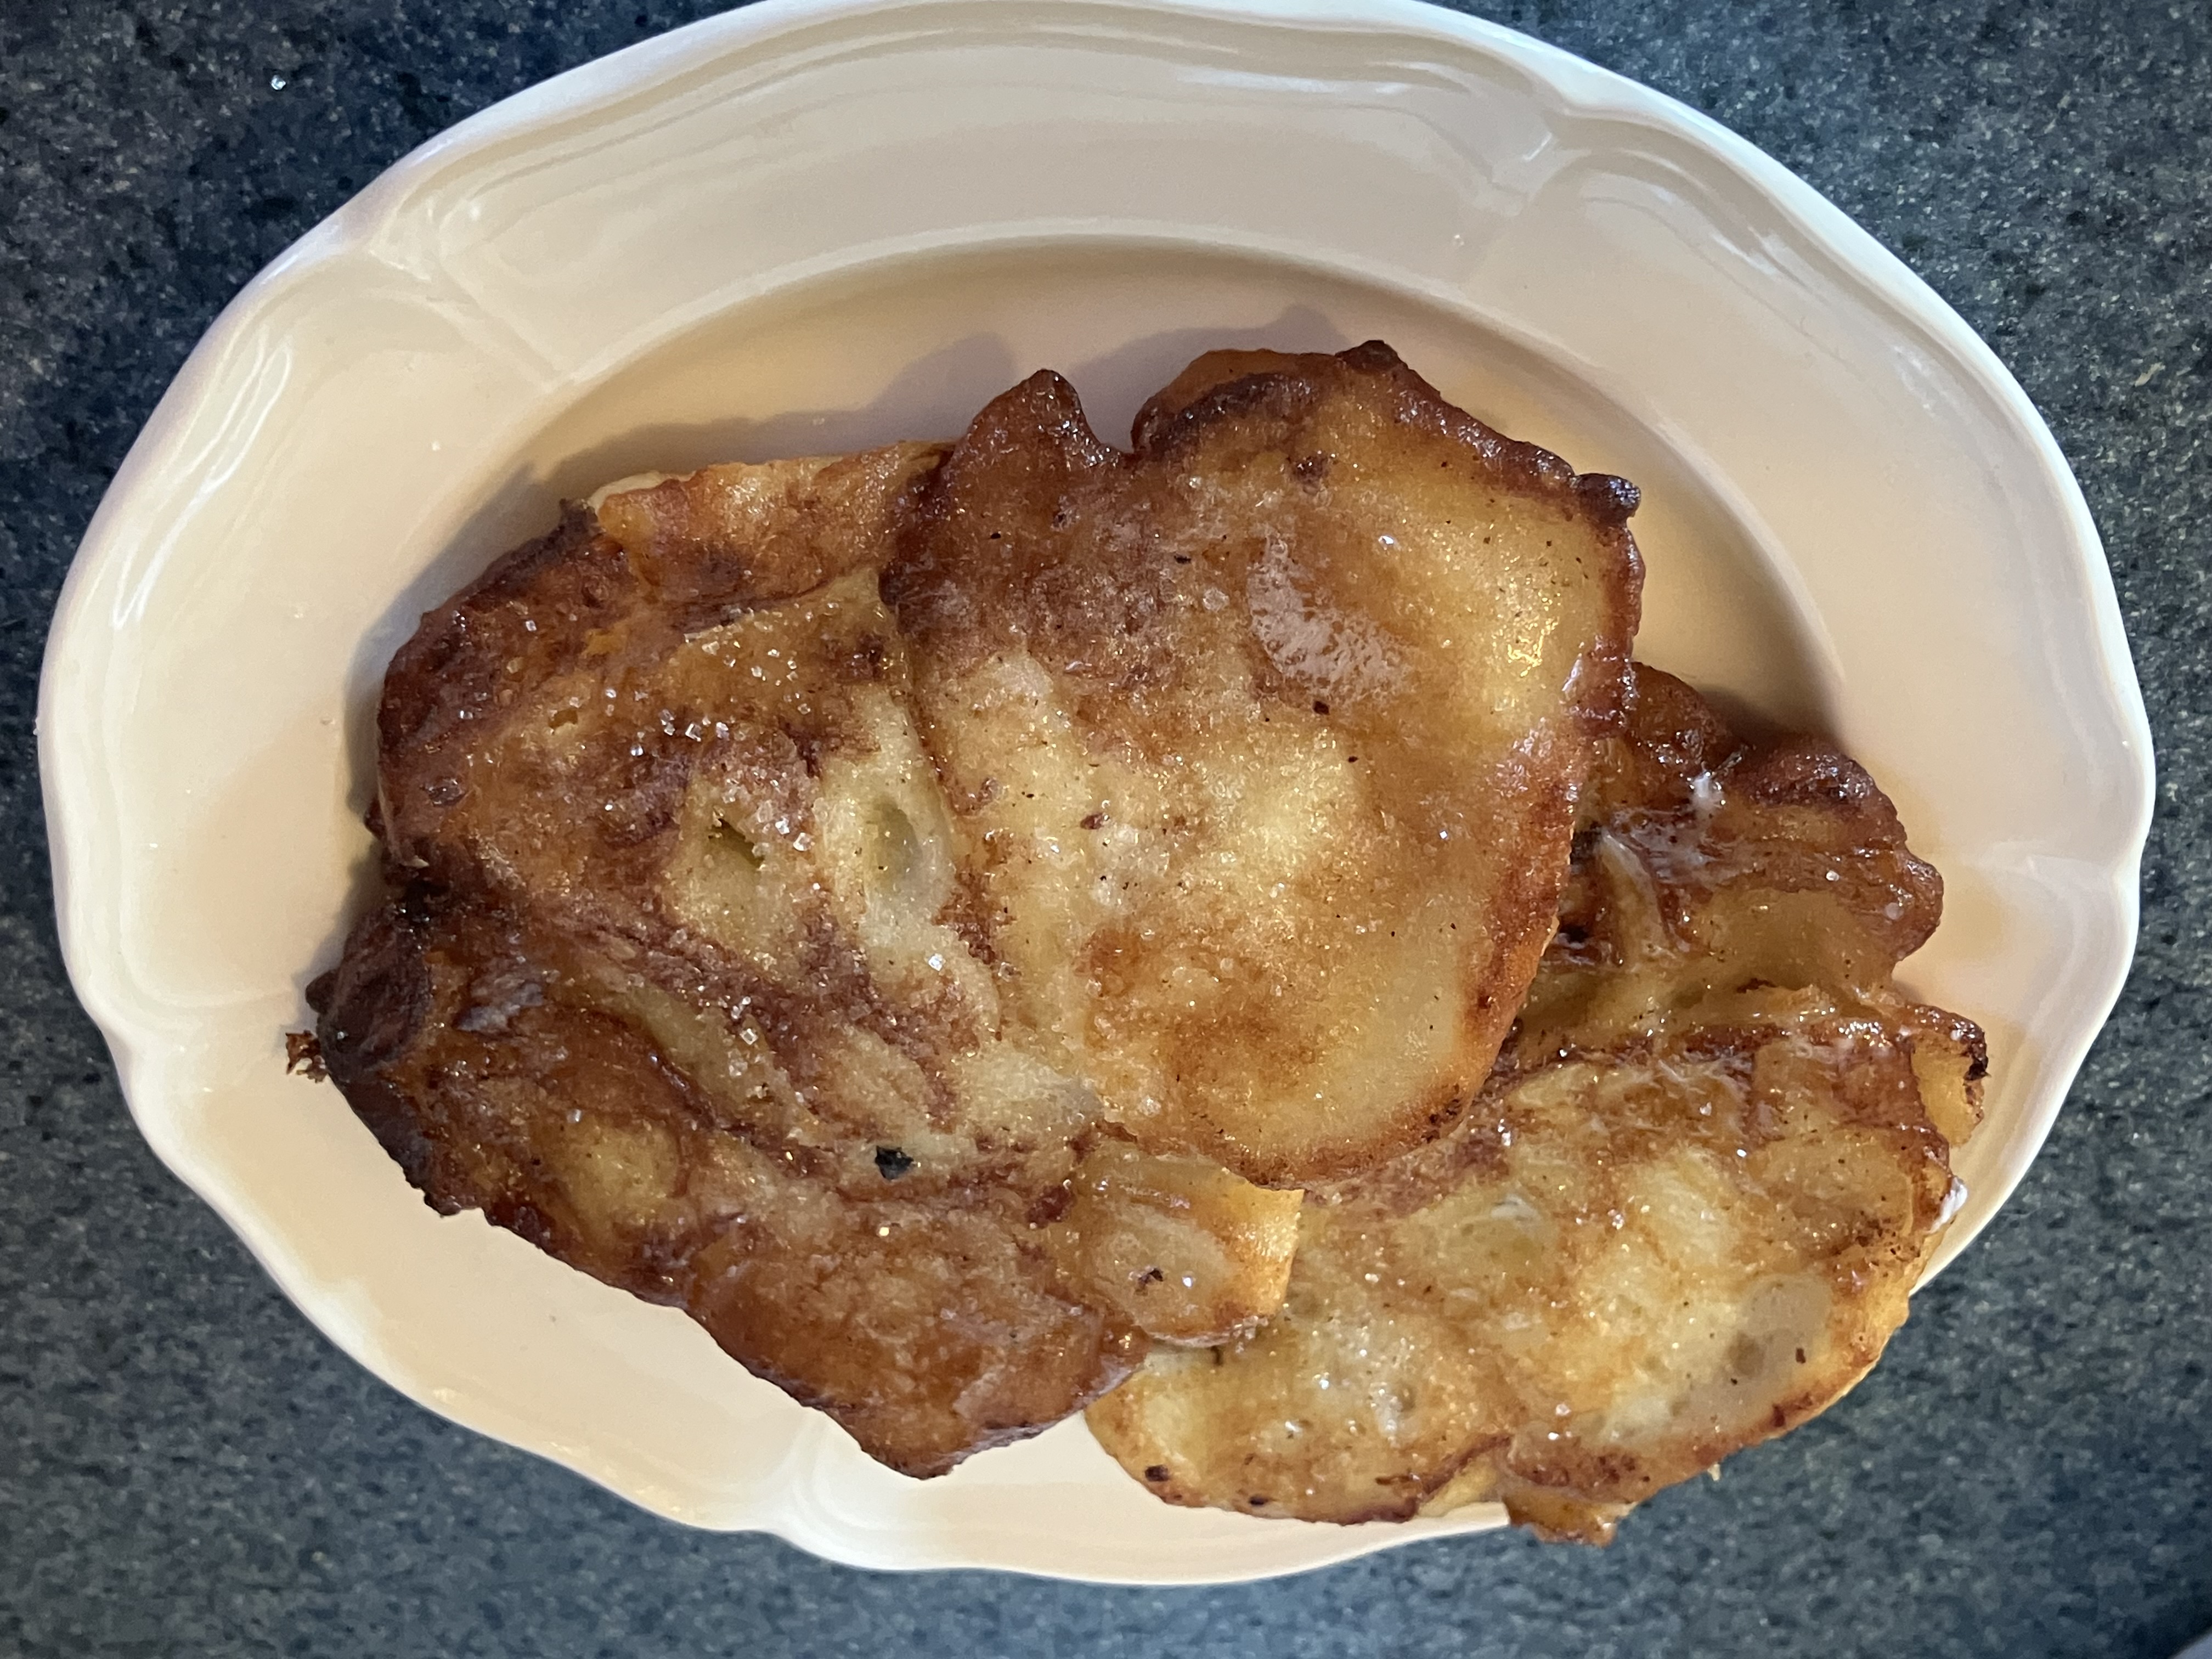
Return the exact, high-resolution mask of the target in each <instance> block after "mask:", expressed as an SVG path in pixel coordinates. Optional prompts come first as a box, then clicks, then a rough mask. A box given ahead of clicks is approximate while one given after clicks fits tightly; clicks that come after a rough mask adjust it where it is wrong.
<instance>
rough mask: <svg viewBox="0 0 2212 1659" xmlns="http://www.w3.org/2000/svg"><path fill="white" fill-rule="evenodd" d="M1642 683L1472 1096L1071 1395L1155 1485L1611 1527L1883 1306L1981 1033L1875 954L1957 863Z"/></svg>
mask: <svg viewBox="0 0 2212 1659" xmlns="http://www.w3.org/2000/svg"><path fill="white" fill-rule="evenodd" d="M1636 686H1637V690H1636V692H1635V694H1634V696H1633V698H1632V708H1631V709H1630V713H1629V720H1628V730H1627V734H1626V736H1625V737H1624V738H1621V739H1620V740H1618V741H1616V742H1615V743H1614V744H1612V745H1610V746H1609V752H1608V756H1607V763H1606V764H1605V766H1604V767H1603V768H1602V769H1601V772H1600V774H1599V775H1598V776H1597V778H1596V779H1595V781H1594V784H1593V787H1592V789H1591V791H1590V795H1589V802H1588V805H1587V807H1586V824H1585V828H1584V829H1583V833H1582V835H1581V836H1579V837H1578V840H1577V856H1576V860H1575V866H1574V874H1573V877H1572V879H1571V882H1570V884H1569V887H1568V891H1567V893H1566V896H1565V900H1564V902H1563V903H1562V905H1561V927H1560V932H1559V938H1558V939H1556V940H1555V941H1554V942H1553V945H1552V947H1551V949H1550V951H1548V952H1547V955H1546V957H1545V959H1544V964H1543V968H1542V970H1541V972H1540V974H1539V975H1538V977H1537V981H1536V985H1535V987H1534V991H1533V992H1532V994H1531V995H1530V997H1529V999H1528V1006H1527V1008H1526V1010H1525V1012H1523V1014H1522V1021H1521V1024H1520V1025H1519V1026H1518V1028H1517V1029H1516V1033H1515V1036H1514V1040H1513V1041H1512V1042H1511V1043H1510V1044H1509V1046H1508V1048H1507V1049H1506V1052H1505V1054H1504V1056H1503V1057H1502V1058H1501V1060H1500V1062H1499V1065H1498V1071H1497V1073H1496V1075H1495V1076H1494V1077H1493V1078H1492V1080H1491V1083H1490V1085H1489V1086H1488V1088H1487V1089H1486V1091H1484V1093H1483V1095H1482V1097H1481V1098H1480V1100H1479V1101H1478V1102H1477V1103H1475V1105H1474V1108H1473V1109H1470V1110H1469V1111H1468V1113H1467V1114H1466V1115H1465V1116H1464V1117H1463V1118H1462V1120H1461V1121H1460V1122H1459V1123H1458V1124H1457V1125H1456V1126H1455V1127H1454V1128H1453V1130H1452V1132H1451V1133H1449V1135H1447V1136H1445V1137H1443V1138H1442V1139H1439V1140H1437V1141H1436V1142H1434V1143H1432V1144H1431V1145H1429V1146H1424V1147H1421V1148H1419V1149H1417V1150H1416V1151H1415V1152H1412V1153H1410V1154H1407V1156H1405V1157H1403V1158H1399V1159H1397V1160H1396V1161H1395V1162H1393V1163H1391V1164H1388V1165H1385V1166H1383V1168H1381V1169H1379V1170H1375V1171H1372V1172H1370V1173H1369V1174H1366V1175H1364V1176H1358V1177H1355V1178H1354V1179H1352V1180H1351V1181H1348V1182H1343V1183H1341V1184H1339V1185H1336V1186H1333V1187H1328V1188H1321V1189H1317V1190H1316V1191H1313V1192H1310V1193H1309V1194H1308V1196H1307V1201H1306V1206H1305V1209H1304V1214H1303V1216H1302V1218H1301V1222H1300V1237H1299V1243H1298V1249H1297V1258H1296V1261H1295V1263H1294V1265H1293V1268H1292V1273H1291V1289H1290V1294H1289V1297H1288V1299H1287V1302H1286V1304H1285V1308H1284V1310H1283V1311H1282V1312H1281V1313H1280V1314H1279V1315H1278V1316H1276V1317H1275V1318H1274V1319H1273V1321H1271V1322H1269V1323H1268V1324H1267V1326H1265V1327H1263V1328H1261V1330H1259V1331H1258V1332H1257V1333H1256V1334H1254V1335H1252V1336H1250V1337H1249V1338H1245V1339H1243V1340H1239V1341H1237V1342H1234V1343H1231V1344H1228V1345H1225V1346H1222V1347H1220V1348H1218V1349H1216V1350H1214V1351H1212V1352H1203V1351H1201V1352H1182V1353H1175V1354H1167V1353H1161V1354H1158V1355H1156V1356H1155V1357H1154V1358H1152V1360H1151V1361H1150V1362H1149V1363H1148V1364H1146V1367H1145V1368H1144V1369H1143V1370H1141V1371H1139V1373H1138V1374H1137V1376H1134V1377H1133V1378H1132V1379H1131V1380H1130V1381H1129V1382H1127V1383H1125V1384H1123V1385H1122V1387H1121V1389H1118V1390H1117V1391H1116V1392H1115V1393H1114V1394H1111V1395H1109V1396H1108V1397H1107V1398H1106V1399H1104V1400H1103V1401H1100V1402H1099V1403H1098V1404H1097V1405H1096V1406H1094V1407H1092V1408H1091V1413H1090V1420H1091V1426H1092V1428H1093V1429H1094V1430H1095V1431H1096V1432H1097V1435H1098V1437H1099V1438H1100V1440H1101V1441H1102V1442H1103V1443H1104V1444H1105V1446H1106V1447H1107V1449H1109V1451H1110V1452H1111V1453H1112V1454H1113V1455H1115V1457H1116V1458H1117V1459H1118V1460H1119V1461H1120V1462H1121V1464H1122V1465H1123V1467H1124V1468H1127V1469H1128V1470H1129V1472H1130V1473H1131V1474H1133V1475H1134V1476H1136V1477H1137V1478H1139V1480H1143V1481H1145V1482H1146V1485H1147V1486H1150V1487H1151V1488H1152V1490H1153V1491H1154V1492H1158V1493H1159V1494H1160V1495H1161V1496H1162V1497H1164V1498H1168V1499H1170V1501H1172V1502H1176V1503H1182V1504H1200V1505H1203V1504H1212V1505H1217V1506H1219V1507H1224V1508H1231V1509H1237V1510H1243V1511H1245V1512H1248V1513H1255V1514H1261V1515H1273V1516H1304V1517H1306V1518H1310V1519H1316V1520H1327V1521H1340V1522H1350V1521H1360V1520H1369V1519H1376V1518H1391V1517H1401V1516H1409V1515H1412V1514H1414V1513H1416V1512H1417V1511H1420V1510H1430V1511H1432V1512H1441V1511H1442V1510H1446V1509H1449V1508H1452V1507H1455V1506H1456V1505H1458V1504H1463V1503H1468V1502H1473V1501H1476V1500H1480V1499H1485V1498H1497V1499H1502V1500H1503V1501H1504V1503H1505V1504H1506V1506H1507V1508H1508V1510H1510V1513H1511V1514H1512V1516H1513V1517H1514V1518H1515V1519H1516V1521H1520V1522H1523V1523H1525V1524H1529V1525H1533V1526H1534V1527H1536V1528H1539V1529H1541V1530H1542V1531H1545V1532H1547V1533H1548V1534H1553V1535H1564V1536H1571V1537H1577V1538H1583V1539H1586V1540H1591V1541H1603V1540H1604V1539H1606V1538H1607V1537H1609V1536H1610V1535H1611V1533H1612V1530H1613V1525H1614V1522H1616V1521H1617V1520H1618V1519H1619V1517H1620V1516H1621V1515H1622V1514H1624V1513H1625V1512H1626V1510H1628V1509H1629V1508H1630V1507H1631V1506H1632V1505H1633V1504H1636V1503H1638V1502H1639V1501H1641V1500H1642V1499H1643V1498H1647V1497H1649V1496H1650V1494H1651V1493H1652V1492H1656V1491H1657V1490H1658V1489H1659V1488H1661V1487H1662V1486H1667V1485H1669V1484H1670V1483H1672V1482H1674V1481H1677V1480H1682V1479H1684V1478H1685V1477H1686V1476H1688V1475H1690V1474H1695V1473H1697V1472H1698V1471H1699V1470H1701V1469H1704V1468H1708V1467H1710V1466H1711V1465H1712V1464H1714V1463H1716V1462H1718V1461H1719V1460H1720V1459H1721V1458H1722V1457H1723V1456H1724V1455H1727V1454H1728V1453H1729V1452H1731V1451H1734V1450H1735V1449H1738V1448H1740V1447H1742V1446H1746V1445H1749V1444H1752V1443H1755V1442H1757V1441H1759V1440H1763V1439H1765V1438H1767V1437H1770V1436H1771V1435H1774V1434H1778V1433H1780V1432H1781V1431H1784V1430H1785V1429H1787V1428H1790V1426H1792V1425H1795V1424H1797V1423H1799V1422H1802V1421H1803V1420H1804V1419H1807V1418H1808V1417H1811V1416H1813V1415H1814V1413H1818V1412H1819V1411H1820V1410H1821V1409H1823V1408H1824V1407H1826V1406H1827V1405H1829V1404H1830V1403H1832V1401H1835V1400H1836V1399H1837V1398H1838V1397H1839V1396H1840V1395H1842V1394H1843V1393H1844V1391H1845V1390H1846V1389H1849V1388H1850V1386H1851V1384H1852V1383H1855V1382H1856V1381H1857V1379H1858V1378H1859V1377H1860V1376H1863V1374H1864V1373H1865V1371H1866V1370H1867V1369H1868V1368H1869V1366H1871V1365H1872V1364H1873V1363H1874V1361H1875V1358H1876V1357H1877V1356H1878V1355H1879V1354H1880V1353H1881V1348H1882V1345H1883V1344H1884V1342H1885V1341H1886V1340H1887V1338H1888V1336H1889V1334H1890V1333H1891V1332H1892V1331H1893V1330H1894V1329H1895V1328H1896V1327H1897V1326H1898V1325H1899V1323H1900V1322H1902V1321H1903V1319H1904V1318H1905V1307H1906V1297H1907V1294H1908V1293H1909V1291H1911V1288H1912V1285H1913V1284H1914V1282H1915V1280H1916V1279H1917V1277H1918V1275H1919V1273H1920V1271H1921V1269H1922V1267H1923V1265H1924V1264H1925V1262H1926V1261H1927V1260H1928V1256H1929V1251H1930V1249H1932V1248H1933V1246H1934V1244H1935V1243H1936V1238H1937V1237H1938V1236H1939V1234H1940V1232H1941V1231H1942V1225H1943V1224H1944V1223H1945V1221H1946V1220H1947V1219H1948V1217H1949V1215H1950V1214H1951V1213H1952V1212H1953V1210H1954V1207H1955V1197H1956V1194H1957V1189H1956V1188H1955V1186H1954V1182H1953V1180H1952V1177H1951V1175H1950V1173H1949V1169H1948V1148H1949V1145H1951V1144H1955V1143H1956V1142H1957V1141H1959V1140H1960V1139H1964V1138H1965V1136H1966V1133H1968V1132H1969V1131H1970V1130H1971V1128H1972V1125H1973V1121H1974V1117H1975V1113H1976V1109H1977V1108H1976V1103H1977V1101H1978V1094H1979V1086H1980V1079H1981V1073H1982V1070H1983V1068H1984V1058H1983V1054H1984V1050H1983V1046H1982V1040H1981V1034H1980V1032H1979V1031H1978V1030H1977V1029H1976V1028H1975V1027H1973V1026H1972V1024H1969V1023H1968V1022H1966V1021H1964V1020H1961V1019H1958V1018H1955V1017H1954V1016H1951V1015H1948V1014H1944V1013H1942V1012H1939V1011H1936V1010H1934V1009H1929V1008H1924V1007H1919V1006H1914V1005H1912V1004H1911V1003H1908V1002H1906V1001H1905V1000H1904V999H1903V998H1901V997H1900V996H1899V994H1897V992H1896V991H1895V989H1894V988H1893V986H1892V984H1891V980H1890V974H1891V969H1892V968H1893V965H1894V964H1895V963H1896V961H1897V959H1898V958H1899V957H1901V956H1902V955H1904V954H1905V952H1907V951H1911V950H1912V949H1914V948H1915V947H1917V945H1919V944H1920V943H1921V942H1922V941H1923V939H1925V938H1926V937H1927V935H1928V933H1929V931H1930V930H1931V929H1932V928H1933V927H1935V925H1936V916H1937V914H1938V910H1939V908H1940V905H1941V884H1940V883H1939V882H1938V880H1937V878H1936V872H1934V871H1933V870H1931V869H1929V867H1928V866H1926V865H1924V864H1923V863H1921V862H1920V861H1919V860H1917V859H1915V858H1913V857H1912V855H1911V854H1910V853H1909V852H1908V851H1907V850H1906V849H1905V841H1904V836H1903V833H1902V831H1901V830H1900V829H1899V825H1898V823H1897V818H1896V815H1895V813H1894V812H1893V811H1892V810H1891V808H1890V805H1889V803H1888V802H1887V800H1886V799H1884V798H1883V797H1882V796H1881V793H1880V792H1879V791H1878V790H1877V789H1876V788H1875V786H1874V784H1873V783H1872V781H1870V780H1869V778H1868V777H1867V775H1866V774H1865V773H1864V772H1863V771H1862V770H1861V769H1859V768H1858V767H1857V766H1856V765H1854V764H1853V763H1851V762H1850V760H1849V759H1847V758H1846V757H1844V756H1843V755H1841V754H1840V753H1838V751H1837V750H1834V749H1833V748H1832V747H1830V746H1829V745H1826V744H1820V743H1816V742H1813V741H1810V740H1807V739H1793V740H1789V741H1785V742H1783V743H1780V744H1771V745H1767V746H1764V747H1758V748H1751V747H1745V746H1741V745H1739V744H1736V743H1735V741H1734V739H1733V738H1730V736H1729V734H1728V732H1726V731H1725V730H1724V729H1723V727H1722V726H1721V725H1720V724H1719V722H1718V721H1717V720H1716V719H1715V718H1714V717H1713V715H1712V714H1711V711H1710V710H1709V709H1707V708H1705V705H1704V704H1703V702H1701V701H1700V700H1699V698H1698V697H1697V696H1695V695H1694V694H1693V693H1692V692H1691V691H1690V690H1688V689H1687V688H1686V687H1685V686H1683V685H1681V684H1680V682H1677V681H1674V680H1672V679H1670V678H1668V677H1667V676H1665V675H1662V674H1658V673H1656V672H1654V671H1651V670H1649V669H1643V670H1639V671H1638V675H1637V679H1636Z"/></svg>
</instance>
